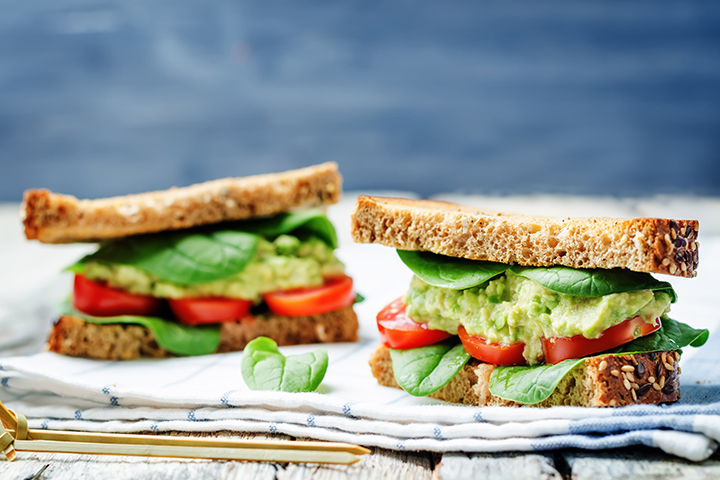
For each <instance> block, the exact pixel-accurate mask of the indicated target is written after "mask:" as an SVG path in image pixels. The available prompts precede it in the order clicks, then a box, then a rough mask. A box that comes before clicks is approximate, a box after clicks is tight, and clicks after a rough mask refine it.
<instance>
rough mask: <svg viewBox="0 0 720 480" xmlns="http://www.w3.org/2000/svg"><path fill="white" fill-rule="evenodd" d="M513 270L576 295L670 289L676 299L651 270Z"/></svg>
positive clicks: (589, 295) (557, 268)
mask: <svg viewBox="0 0 720 480" xmlns="http://www.w3.org/2000/svg"><path fill="white" fill-rule="evenodd" d="M512 272H513V273H515V274H517V275H522V276H523V277H525V278H529V279H530V280H534V281H535V282H537V283H539V284H540V285H542V286H543V287H545V288H548V289H550V290H553V291H555V292H560V293H565V294H567V295H573V296H576V297H602V296H604V295H609V294H611V293H623V292H636V291H638V290H647V289H650V290H655V291H657V290H660V291H664V292H667V293H668V294H669V295H670V296H671V297H672V301H673V303H674V302H675V300H676V299H677V296H676V294H675V291H674V290H673V288H672V285H670V284H669V283H668V282H661V281H660V280H656V279H655V278H653V276H652V275H650V274H649V273H640V272H633V271H630V270H625V269H621V268H615V269H612V270H605V269H600V268H598V269H582V270H581V269H576V268H570V267H521V266H518V265H516V266H513V267H512Z"/></svg>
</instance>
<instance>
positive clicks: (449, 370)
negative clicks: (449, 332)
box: [390, 337, 470, 397]
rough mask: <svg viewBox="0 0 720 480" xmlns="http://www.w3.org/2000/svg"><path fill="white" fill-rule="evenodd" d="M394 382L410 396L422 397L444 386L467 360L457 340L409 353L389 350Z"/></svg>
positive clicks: (468, 358)
mask: <svg viewBox="0 0 720 480" xmlns="http://www.w3.org/2000/svg"><path fill="white" fill-rule="evenodd" d="M390 358H391V359H392V365H393V371H394V373H395V380H396V381H397V383H398V385H400V386H401V387H402V389H403V390H405V391H406V392H408V393H409V394H410V395H414V396H416V397H422V396H425V395H430V394H431V393H434V392H436V391H438V390H440V389H441V388H442V387H444V386H445V385H446V384H447V383H448V382H449V381H450V380H452V378H453V377H454V376H455V375H456V374H457V373H458V372H459V371H460V369H461V368H462V367H463V366H464V365H465V364H466V363H467V362H468V360H470V355H469V354H468V353H467V352H466V351H465V349H464V348H463V346H462V344H461V343H460V342H459V340H458V337H453V338H450V339H448V340H445V341H443V342H440V343H436V344H434V345H429V346H427V347H420V348H413V349H410V350H394V349H392V348H391V349H390Z"/></svg>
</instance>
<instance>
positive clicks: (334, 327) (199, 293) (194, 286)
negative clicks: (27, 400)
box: [22, 163, 358, 359]
mask: <svg viewBox="0 0 720 480" xmlns="http://www.w3.org/2000/svg"><path fill="white" fill-rule="evenodd" d="M340 194H341V177H340V174H339V173H338V171H337V165H336V164H334V163H326V164H322V165H317V166H314V167H308V168H304V169H300V170H294V171H288V172H284V173H277V174H269V175H259V176H254V177H246V178H228V179H222V180H216V181H212V182H206V183H202V184H198V185H193V186H190V187H185V188H173V189H170V190H167V191H160V192H150V193H144V194H138V195H128V196H124V197H114V198H107V199H99V200H78V199H76V198H75V197H72V196H68V195H59V194H54V193H52V192H49V191H47V190H29V191H27V192H25V198H24V204H23V207H22V208H23V214H24V224H25V234H26V236H27V238H28V239H36V240H39V241H41V242H44V243H70V242H98V243H99V244H100V247H99V249H98V250H97V252H95V253H93V254H91V255H88V256H86V257H85V258H83V259H81V260H80V261H78V262H77V263H76V264H74V265H72V266H71V267H69V270H71V271H72V272H74V274H75V281H74V290H73V294H72V300H71V301H70V302H68V304H67V305H65V307H64V311H63V315H62V316H61V317H60V318H59V320H58V321H57V322H56V323H55V325H54V327H53V330H52V332H51V334H50V339H49V341H48V347H49V349H50V350H51V351H54V352H58V353H62V354H66V355H73V356H84V357H90V358H97V359H131V358H137V357H145V356H149V357H165V356H169V355H200V354H207V353H214V352H227V351H234V350H242V349H243V348H244V347H245V345H246V344H247V343H248V342H249V341H250V340H252V339H253V338H255V337H258V336H267V337H270V338H272V339H274V340H275V341H276V342H277V343H278V344H280V345H293V344H304V343H314V342H341V341H355V340H357V328H358V323H357V317H356V316H355V313H354V311H353V308H352V304H353V303H354V300H355V293H354V291H353V285H352V279H350V278H349V277H347V276H346V275H345V274H344V266H343V264H342V263H341V262H340V261H339V260H338V259H337V258H336V257H335V255H334V249H335V248H336V247H337V238H336V235H335V230H334V228H333V226H332V224H331V223H330V222H329V220H328V219H327V218H326V217H325V215H324V213H323V212H322V211H321V210H317V209H313V208H314V207H320V206H323V205H328V204H331V203H335V202H337V200H338V199H339V197H340Z"/></svg>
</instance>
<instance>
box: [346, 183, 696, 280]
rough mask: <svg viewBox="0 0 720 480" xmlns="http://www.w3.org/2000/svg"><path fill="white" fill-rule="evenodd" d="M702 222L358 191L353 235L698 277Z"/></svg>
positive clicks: (477, 254) (525, 261)
mask: <svg viewBox="0 0 720 480" xmlns="http://www.w3.org/2000/svg"><path fill="white" fill-rule="evenodd" d="M697 233H698V222H697V220H669V219H662V218H635V219H631V220H626V219H620V218H604V217H595V218H554V217H538V216H528V215H517V214H508V213H500V212H491V211H484V210H478V209H477V208H473V207H466V206H462V205H457V204H454V203H447V202H437V201H430V200H406V199H398V198H381V197H367V196H361V197H359V198H358V200H357V204H356V206H355V211H354V212H353V214H352V237H353V240H354V241H356V242H359V243H380V244H383V245H387V246H390V247H395V248H399V249H402V250H425V251H430V252H434V253H438V254H442V255H448V256H452V257H464V258H469V259H473V260H490V261H493V262H503V263H516V264H519V265H530V266H551V265H564V266H567V267H573V268H616V267H620V268H627V269H629V270H634V271H637V272H649V273H666V274H669V275H676V276H681V277H693V276H695V275H696V269H697V266H698V242H697Z"/></svg>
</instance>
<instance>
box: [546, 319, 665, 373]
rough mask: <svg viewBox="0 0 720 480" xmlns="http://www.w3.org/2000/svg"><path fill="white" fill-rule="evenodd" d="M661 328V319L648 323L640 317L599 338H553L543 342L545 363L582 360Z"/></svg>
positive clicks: (625, 322)
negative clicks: (574, 359)
mask: <svg viewBox="0 0 720 480" xmlns="http://www.w3.org/2000/svg"><path fill="white" fill-rule="evenodd" d="M659 328H660V319H655V323H646V322H645V321H644V320H643V319H642V318H640V317H633V318H629V319H627V320H625V321H624V322H622V323H620V324H618V325H615V326H614V327H610V328H608V329H607V330H605V331H604V332H603V333H602V335H601V336H600V337H599V338H585V337H583V336H582V335H575V336H574V337H552V338H546V339H544V340H543V349H544V350H545V361H546V362H547V363H559V362H562V361H563V360H567V359H568V358H580V357H585V356H587V355H590V354H593V353H598V352H604V351H605V350H610V349H611V348H615V347H617V346H620V345H622V344H624V343H627V342H629V341H631V340H635V339H636V338H639V337H644V336H645V335H647V334H649V333H652V332H654V331H656V330H658V329H659Z"/></svg>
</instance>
